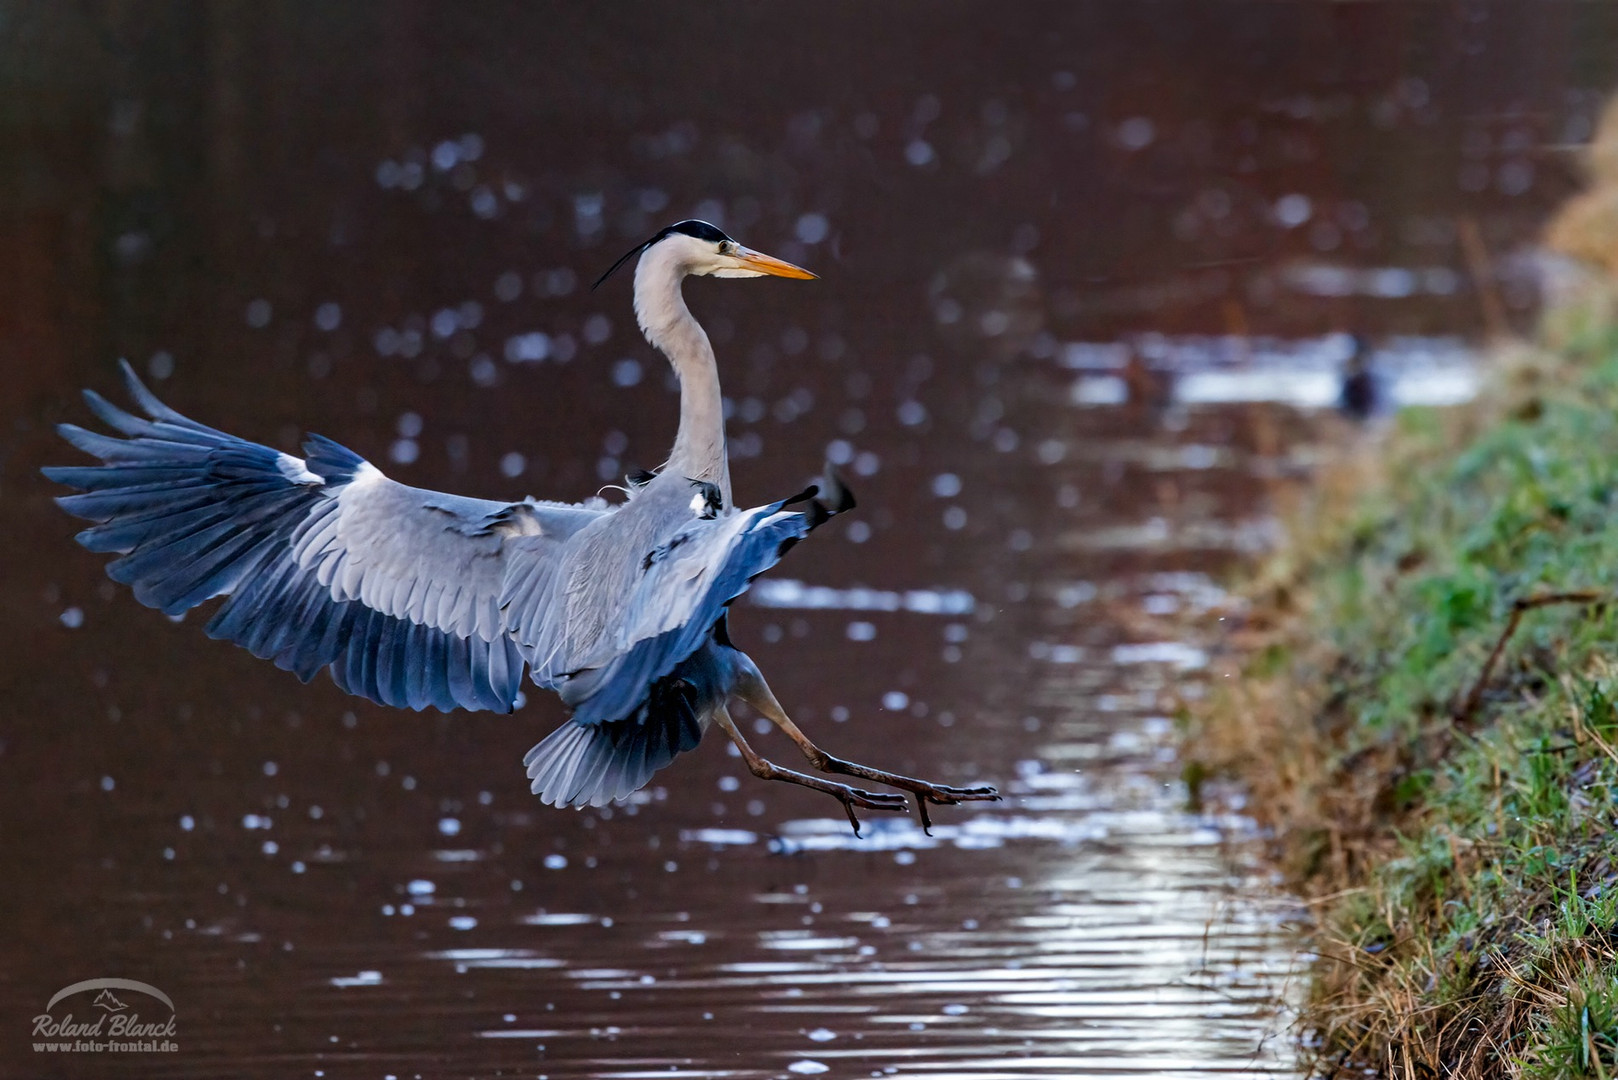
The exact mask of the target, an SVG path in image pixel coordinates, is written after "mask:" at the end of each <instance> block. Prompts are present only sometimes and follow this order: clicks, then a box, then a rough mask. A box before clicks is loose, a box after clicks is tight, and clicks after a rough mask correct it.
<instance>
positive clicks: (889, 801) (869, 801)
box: [821, 784, 910, 838]
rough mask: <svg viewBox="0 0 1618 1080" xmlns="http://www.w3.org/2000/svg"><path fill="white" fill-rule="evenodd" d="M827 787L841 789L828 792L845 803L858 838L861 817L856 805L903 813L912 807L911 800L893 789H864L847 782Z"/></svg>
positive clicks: (844, 805) (867, 808)
mask: <svg viewBox="0 0 1618 1080" xmlns="http://www.w3.org/2000/svg"><path fill="white" fill-rule="evenodd" d="M827 789H841V790H831V791H829V792H828V793H829V794H832V795H835V796H837V799H838V801H839V802H841V803H842V804H843V811H844V812H845V813H847V814H848V823H849V824H850V825H852V826H853V827H854V836H855V837H856V838H858V837H859V835H860V819H859V818H858V817H856V816H855V814H854V807H856V806H859V807H863V808H864V809H866V810H897V811H898V812H899V813H901V814H902V813H904V812H905V811H906V810H909V809H910V800H908V799H906V798H905V797H904V796H903V795H895V794H894V793H893V792H891V791H864V790H862V789H860V788H857V787H849V786H848V785H847V784H827V785H826V788H823V789H821V790H827Z"/></svg>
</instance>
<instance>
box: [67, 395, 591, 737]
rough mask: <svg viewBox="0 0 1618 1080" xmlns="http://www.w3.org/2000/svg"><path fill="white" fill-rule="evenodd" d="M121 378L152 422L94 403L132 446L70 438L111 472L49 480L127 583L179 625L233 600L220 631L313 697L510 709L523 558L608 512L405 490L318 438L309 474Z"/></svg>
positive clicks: (80, 433) (296, 462)
mask: <svg viewBox="0 0 1618 1080" xmlns="http://www.w3.org/2000/svg"><path fill="white" fill-rule="evenodd" d="M123 371H124V378H125V381H126V383H127V384H128V387H129V392H130V394H131V396H132V397H133V398H134V399H135V401H136V402H137V404H138V405H139V406H140V408H141V410H142V411H143V412H144V413H145V414H146V417H147V418H146V419H142V418H140V417H137V416H133V415H131V414H129V413H126V412H124V411H123V410H121V409H118V408H116V407H114V406H113V405H111V404H109V403H108V402H107V401H105V400H104V399H103V398H101V397H100V396H99V395H97V394H95V393H93V392H89V391H87V392H86V394H85V397H86V400H87V401H88V402H89V404H90V408H91V409H92V410H93V411H94V412H95V414H96V415H97V416H98V417H100V418H101V420H102V421H104V422H105V423H106V424H107V425H108V426H109V427H111V428H113V429H114V430H116V431H117V432H119V433H120V434H121V435H123V436H124V437H123V438H117V437H112V436H106V435H99V434H96V433H93V432H90V431H86V430H84V429H83V428H79V427H76V426H74V425H71V424H64V425H62V426H61V427H60V429H59V430H60V431H61V434H62V435H63V437H64V438H66V439H67V440H68V441H69V442H71V443H73V444H74V445H75V446H77V447H78V448H79V449H81V450H84V451H86V452H87V453H89V454H92V455H93V456H95V457H98V458H100V459H101V461H102V464H101V465H97V466H83V467H63V468H47V469H46V470H44V471H45V475H46V476H48V477H50V478H51V479H53V480H56V481H58V482H60V483H63V484H66V485H68V486H70V487H75V488H77V489H79V490H80V491H81V492H82V494H78V495H68V496H63V497H62V498H60V499H58V500H57V501H58V503H60V504H61V506H62V507H63V508H64V509H66V510H68V511H70V512H71V513H74V514H77V515H79V516H80V517H84V518H87V519H89V520H91V521H94V522H97V524H96V525H95V526H93V527H91V528H89V529H86V530H84V531H83V532H81V533H80V534H79V536H78V539H79V542H80V543H82V544H83V545H84V546H85V547H88V548H90V549H91V550H92V551H106V552H119V553H122V555H123V557H122V558H120V559H117V560H115V561H114V562H112V563H111V564H109V565H108V567H107V573H108V575H109V576H111V577H112V578H113V580H115V581H121V582H124V583H125V584H128V585H130V586H131V587H132V588H133V590H134V592H135V596H136V598H137V599H139V600H140V601H141V602H142V603H144V604H147V605H149V606H151V607H156V608H160V609H161V610H163V611H164V612H166V613H168V614H178V613H179V612H182V611H185V610H187V609H189V608H192V607H195V606H196V605H197V604H200V603H202V602H203V601H205V600H207V599H209V598H211V597H215V596H221V595H223V596H227V597H228V598H229V599H227V600H226V602H225V603H224V605H223V606H221V607H220V609H219V610H218V612H217V613H216V614H215V615H214V617H213V619H212V620H211V621H210V622H209V623H208V625H207V628H206V630H207V633H208V634H209V635H210V636H212V637H217V638H225V639H228V640H230V641H234V642H236V643H238V644H240V645H243V646H245V647H246V648H248V649H249V650H251V651H252V652H253V654H254V655H256V656H260V657H263V658H266V659H272V660H274V661H275V663H276V664H277V666H279V667H282V668H285V669H287V670H289V671H292V672H294V673H296V674H297V675H298V677H299V678H301V679H303V680H305V681H307V680H308V679H310V678H312V677H313V676H314V674H315V672H317V671H319V670H320V669H321V668H322V667H326V668H329V670H330V671H331V675H332V678H333V679H334V680H335V681H336V682H337V684H338V685H339V686H341V687H342V688H343V689H345V690H347V691H349V692H351V693H356V694H361V695H364V696H365V697H368V698H370V699H371V700H373V701H376V702H379V703H381V704H385V705H394V706H404V707H409V708H413V709H422V708H425V707H427V706H429V705H431V706H434V707H436V708H439V709H443V710H446V711H447V710H449V709H453V708H456V707H459V708H464V709H491V710H495V711H498V712H509V711H510V710H511V708H512V706H513V703H514V701H515V699H516V695H517V690H518V687H519V685H520V682H521V677H522V669H523V659H522V655H521V653H520V652H519V650H518V648H517V646H516V644H515V643H514V642H513V641H512V639H511V636H510V635H509V634H508V633H507V632H506V630H505V626H504V622H503V619H502V615H501V611H500V604H499V601H500V592H501V584H502V578H503V574H504V571H505V563H506V560H507V559H508V557H509V552H508V550H507V545H508V544H510V543H513V542H514V541H517V540H521V542H522V546H523V549H524V550H525V551H526V552H527V553H528V555H529V557H531V558H532V557H536V556H537V555H540V554H543V553H544V551H545V550H546V549H547V548H549V549H551V550H555V549H557V548H559V547H560V546H561V545H562V543H563V542H565V540H566V539H567V537H568V536H571V535H572V534H573V533H574V532H576V531H577V530H578V529H580V528H582V527H583V526H584V525H586V524H588V523H589V522H590V521H592V520H594V519H596V518H597V517H599V516H600V515H602V514H603V513H609V512H610V509H609V508H607V507H606V506H605V504H601V505H597V506H572V505H565V504H560V503H539V502H534V501H532V500H529V501H525V502H520V503H502V502H494V501H489V500H483V499H468V498H463V497H460V496H455V495H445V494H442V493H439V492H434V491H425V490H422V489H419V488H412V487H407V486H405V485H403V484H398V483H395V482H394V481H392V480H389V479H388V478H387V477H386V476H384V475H383V474H382V472H381V471H380V470H379V469H377V468H376V467H375V466H373V465H371V464H370V463H369V462H367V461H366V460H364V459H363V458H361V457H360V456H359V455H357V454H355V453H353V452H352V451H350V450H348V449H346V448H344V447H342V446H339V445H338V444H337V443H334V442H332V441H331V440H329V439H324V438H321V437H320V436H311V437H310V438H309V440H308V441H307V442H306V443H305V451H306V453H307V454H308V456H307V458H305V459H299V458H295V457H293V456H291V455H289V454H283V453H280V452H279V451H276V450H272V449H270V448H269V447H266V446H261V445H259V444H257V443H252V442H248V441H246V440H244V439H238V438H236V437H235V436H232V435H227V434H225V433H224V432H221V431H216V430H215V429H213V428H210V427H206V426H205V425H202V424H199V423H197V422H196V421H194V420H191V419H188V418H187V417H185V416H182V415H181V414H179V413H177V412H175V411H174V410H173V409H170V408H168V407H167V406H166V405H164V404H163V403H162V402H160V401H158V400H157V398H156V397H155V396H154V395H153V394H152V393H151V392H150V391H149V390H147V389H146V387H145V386H144V385H142V384H141V382H140V380H139V379H138V378H136V376H135V374H134V372H133V371H132V370H130V368H129V366H128V365H127V364H125V365H123Z"/></svg>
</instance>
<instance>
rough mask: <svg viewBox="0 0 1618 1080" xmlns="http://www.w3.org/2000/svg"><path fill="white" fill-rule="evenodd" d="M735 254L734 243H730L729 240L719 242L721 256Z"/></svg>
mask: <svg viewBox="0 0 1618 1080" xmlns="http://www.w3.org/2000/svg"><path fill="white" fill-rule="evenodd" d="M735 253H736V245H735V243H734V242H732V241H730V240H721V241H719V254H721V255H734V254H735Z"/></svg>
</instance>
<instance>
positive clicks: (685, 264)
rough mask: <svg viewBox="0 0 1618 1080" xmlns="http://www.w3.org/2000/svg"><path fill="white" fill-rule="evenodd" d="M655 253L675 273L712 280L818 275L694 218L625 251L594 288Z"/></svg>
mask: <svg viewBox="0 0 1618 1080" xmlns="http://www.w3.org/2000/svg"><path fill="white" fill-rule="evenodd" d="M654 252H655V253H656V254H657V255H658V256H659V257H660V258H666V259H667V260H669V265H670V268H671V269H673V270H674V271H675V272H677V273H679V274H681V275H685V274H695V275H699V276H712V277H730V278H743V277H784V278H812V277H814V276H815V275H814V274H811V273H810V272H809V271H807V270H805V269H804V268H803V267H801V266H794V265H792V264H791V263H789V262H787V261H786V260H784V259H777V258H776V257H774V256H773V255H766V254H764V253H763V252H762V251H754V250H753V249H752V248H749V247H744V246H742V245H741V244H738V243H737V242H736V241H734V240H732V239H731V238H730V237H728V236H726V235H725V233H724V232H723V230H721V229H720V228H719V227H718V226H717V225H710V224H709V223H708V222H706V221H697V220H696V219H694V218H693V219H691V220H688V221H680V222H676V223H675V224H673V225H670V226H669V227H668V228H666V229H664V230H663V231H661V232H659V233H658V234H657V235H656V236H654V237H652V238H651V239H650V240H648V241H646V242H645V243H644V244H641V245H640V246H638V247H636V248H633V249H632V250H630V251H628V252H626V253H625V254H624V256H623V258H621V259H619V260H618V261H617V262H615V263H613V264H612V266H611V268H609V269H608V270H607V272H606V273H605V274H602V275H601V276H600V277H599V278H597V279H596V283H595V285H592V286H590V287H591V288H592V289H593V288H595V287H596V285H600V284H601V283H602V282H603V281H606V280H607V279H608V278H609V277H611V276H612V274H613V271H614V270H617V269H618V268H619V267H620V266H622V265H623V264H624V263H626V262H628V261H629V260H630V259H632V258H634V257H635V256H636V255H640V254H642V253H654Z"/></svg>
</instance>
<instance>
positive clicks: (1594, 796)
mask: <svg viewBox="0 0 1618 1080" xmlns="http://www.w3.org/2000/svg"><path fill="white" fill-rule="evenodd" d="M1509 382H1510V384H1511V388H1510V389H1509V390H1507V391H1503V392H1502V393H1501V394H1500V395H1497V396H1494V397H1492V398H1491V399H1490V400H1489V401H1487V402H1484V403H1480V404H1479V405H1477V406H1476V407H1475V408H1473V409H1471V410H1470V412H1463V413H1462V414H1461V415H1460V416H1458V417H1457V416H1444V415H1441V414H1437V413H1430V412H1417V413H1412V414H1408V415H1406V416H1405V417H1403V418H1401V421H1400V430H1399V431H1398V433H1397V434H1396V435H1395V436H1394V437H1393V438H1392V439H1391V440H1390V444H1389V447H1388V454H1389V455H1390V457H1389V462H1388V467H1387V468H1386V470H1385V471H1384V474H1383V476H1382V478H1381V479H1380V480H1379V481H1378V482H1377V483H1376V484H1375V485H1374V486H1373V489H1372V490H1370V491H1368V492H1362V493H1360V495H1359V496H1358V497H1357V498H1355V499H1352V500H1348V501H1346V502H1345V503H1343V504H1340V505H1336V506H1331V507H1326V508H1325V509H1324V511H1323V512H1324V513H1325V514H1327V515H1328V517H1329V521H1330V523H1329V525H1328V526H1326V527H1324V528H1322V527H1320V526H1318V525H1317V526H1316V527H1315V535H1314V536H1313V538H1312V539H1311V541H1310V543H1311V545H1312V546H1310V547H1309V548H1308V549H1307V550H1293V551H1291V552H1288V553H1286V555H1285V558H1286V559H1287V561H1288V567H1289V572H1288V576H1287V578H1286V580H1285V581H1284V582H1283V583H1282V586H1281V587H1279V588H1277V589H1276V593H1277V594H1278V597H1279V598H1278V599H1276V600H1275V601H1274V606H1275V608H1276V609H1277V610H1278V611H1280V612H1283V614H1281V615H1278V616H1277V619H1278V621H1280V622H1282V623H1283V624H1284V629H1283V630H1282V631H1281V632H1280V633H1279V634H1277V635H1275V636H1274V638H1273V640H1270V641H1269V642H1267V643H1266V644H1264V645H1263V646H1262V647H1260V648H1257V649H1255V650H1254V651H1253V652H1252V653H1251V655H1249V657H1248V659H1247V664H1246V667H1245V668H1244V674H1245V676H1246V679H1247V681H1248V685H1249V690H1248V691H1247V692H1246V693H1247V696H1245V697H1243V698H1242V699H1241V700H1240V701H1238V702H1235V703H1232V702H1226V704H1225V705H1224V707H1223V708H1221V709H1216V711H1215V713H1214V715H1213V716H1212V717H1210V718H1209V719H1208V720H1206V721H1205V725H1204V731H1203V733H1202V736H1201V737H1202V739H1203V740H1204V746H1203V747H1202V749H1201V751H1199V752H1200V753H1201V755H1202V757H1204V758H1207V759H1210V760H1219V759H1220V758H1221V757H1222V758H1223V759H1224V761H1225V762H1226V764H1227V765H1228V764H1229V763H1230V762H1232V761H1234V762H1235V767H1236V769H1237V771H1238V772H1240V771H1241V769H1242V766H1243V765H1244V764H1247V765H1249V767H1250V770H1251V772H1253V773H1257V772H1260V771H1273V763H1274V762H1275V761H1276V760H1277V759H1278V758H1279V757H1284V756H1286V755H1287V754H1289V753H1290V754H1291V755H1293V756H1294V757H1300V758H1301V757H1307V758H1308V759H1309V760H1310V761H1312V762H1313V764H1312V765H1310V766H1308V767H1294V768H1292V769H1291V770H1290V773H1289V775H1292V776H1294V777H1296V783H1295V784H1293V790H1291V791H1289V792H1288V793H1287V799H1286V800H1285V804H1286V805H1285V806H1281V805H1280V800H1277V806H1276V810H1275V812H1276V816H1277V817H1278V818H1279V819H1280V820H1279V821H1278V824H1279V825H1281V827H1282V829H1283V831H1284V832H1285V834H1286V836H1287V838H1288V841H1289V844H1290V848H1291V850H1290V851H1289V853H1288V857H1289V860H1290V862H1289V865H1291V866H1293V867H1294V868H1295V869H1296V870H1297V874H1298V878H1299V881H1300V883H1301V887H1303V888H1304V889H1305V890H1306V891H1312V892H1314V893H1316V894H1321V895H1325V896H1327V897H1328V899H1325V900H1324V901H1323V902H1322V903H1321V906H1320V918H1319V924H1318V932H1317V940H1316V942H1315V949H1314V951H1315V953H1316V954H1317V955H1318V956H1319V960H1318V962H1317V963H1316V965H1315V970H1314V976H1313V983H1312V989H1311V993H1310V1001H1309V1005H1308V1007H1307V1010H1306V1012H1305V1016H1304V1026H1305V1028H1306V1033H1307V1037H1306V1040H1305V1045H1308V1046H1310V1047H1312V1048H1313V1050H1314V1053H1315V1055H1316V1059H1317V1060H1316V1067H1317V1069H1318V1071H1320V1072H1322V1073H1327V1074H1329V1073H1330V1072H1331V1071H1332V1070H1333V1069H1336V1068H1340V1069H1342V1070H1344V1074H1345V1075H1347V1074H1348V1073H1349V1072H1351V1071H1352V1072H1357V1071H1358V1070H1359V1069H1361V1068H1371V1069H1375V1070H1378V1071H1379V1072H1380V1073H1381V1074H1382V1075H1388V1076H1399V1077H1406V1076H1408V1077H1418V1076H1420V1077H1426V1076H1433V1077H1438V1076H1466V1077H1472V1076H1477V1077H1483V1076H1491V1077H1492V1076H1523V1077H1535V1078H1550V1077H1575V1076H1591V1077H1613V1078H1615V1080H1618V603H1612V604H1607V603H1598V604H1594V605H1591V604H1583V605H1559V606H1554V607H1547V608H1543V609H1538V610H1532V611H1528V612H1526V613H1525V614H1524V616H1523V618H1522V622H1521V625H1520V627H1519V630H1518V632H1517V633H1516V635H1515V636H1514V637H1513V639H1512V640H1511V642H1510V644H1509V645H1508V647H1507V649H1506V651H1505V653H1504V655H1503V656H1502V659H1501V662H1500V664H1499V666H1498V667H1497V668H1496V669H1495V671H1494V674H1493V677H1492V679H1491V680H1490V682H1489V684H1488V686H1487V688H1486V691H1485V693H1484V695H1483V696H1482V698H1481V701H1480V706H1479V708H1478V709H1477V710H1476V712H1475V713H1474V714H1473V715H1472V717H1471V718H1470V720H1469V721H1468V722H1465V723H1457V722H1456V721H1455V719H1454V717H1455V715H1456V711H1457V708H1458V704H1459V702H1461V701H1462V700H1464V698H1465V696H1466V694H1467V691H1468V690H1469V689H1470V687H1471V686H1472V684H1473V682H1474V680H1476V679H1477V677H1478V674H1479V671H1480V670H1481V668H1482V666H1483V663H1484V660H1485V658H1486V657H1487V656H1488V654H1489V651H1490V649H1491V648H1492V647H1493V645H1494V643H1495V641H1496V639H1497V638H1498V637H1499V635H1500V632H1501V630H1502V628H1503V627H1504V626H1505V624H1506V622H1507V620H1508V618H1509V617H1510V614H1511V610H1512V605H1513V602H1514V601H1516V600H1517V599H1518V598H1521V597H1527V596H1533V595H1536V594H1541V593H1548V592H1556V591H1566V590H1590V589H1594V590H1600V591H1601V592H1603V593H1604V594H1611V595H1612V597H1613V600H1614V601H1618V332H1612V331H1603V332H1601V333H1599V334H1593V335H1590V336H1588V337H1587V338H1586V339H1585V340H1584V341H1582V342H1580V343H1576V344H1574V345H1573V346H1570V347H1568V348H1567V349H1566V350H1565V351H1564V352H1563V353H1562V354H1561V355H1559V356H1557V357H1553V358H1545V357H1541V358H1540V360H1539V362H1538V363H1537V365H1533V366H1528V367H1524V368H1521V369H1519V370H1518V371H1517V372H1516V373H1515V374H1514V375H1512V377H1511V378H1510V380H1509ZM1300 598H1302V599H1300ZM1300 612H1301V613H1300ZM1277 684H1282V685H1284V688H1285V689H1284V691H1283V692H1279V693H1270V694H1268V696H1267V697H1266V696H1265V695H1264V694H1263V693H1262V692H1259V691H1254V690H1253V689H1252V687H1255V686H1257V687H1263V686H1269V687H1272V688H1273V687H1274V686H1276V685H1277ZM1255 693H1256V694H1257V695H1258V698H1259V699H1262V700H1267V701H1269V702H1271V703H1272V704H1271V711H1272V712H1273V713H1274V715H1273V716H1272V717H1271V718H1270V726H1269V727H1268V728H1267V729H1266V728H1265V725H1262V724H1260V725H1258V727H1259V728H1260V729H1264V730H1267V731H1268V734H1267V735H1266V736H1263V737H1261V738H1260V739H1259V740H1258V742H1255V740H1254V738H1253V737H1251V736H1244V737H1243V738H1245V742H1243V741H1242V740H1241V739H1236V740H1235V741H1237V742H1241V744H1242V745H1243V746H1244V747H1245V748H1246V754H1245V761H1244V760H1242V757H1243V755H1240V754H1232V753H1230V752H1228V747H1229V745H1230V743H1231V742H1232V739H1233V737H1232V735H1231V731H1230V730H1229V729H1230V725H1234V724H1243V725H1248V726H1249V727H1251V726H1253V721H1252V710H1253V701H1254V700H1255V697H1254V694H1255ZM1277 702H1279V704H1274V703H1277ZM1299 702H1302V704H1299ZM1222 726H1223V728H1224V729H1225V730H1222ZM1264 738H1267V739H1268V740H1269V742H1268V745H1261V744H1262V742H1263V739H1264ZM1221 739H1224V740H1225V745H1226V747H1227V752H1225V753H1223V754H1221V753H1220V752H1219V750H1218V746H1219V744H1220V742H1221ZM1304 751H1308V753H1304ZM1261 763H1262V764H1261ZM1281 771H1282V772H1288V770H1287V769H1282V770H1281Z"/></svg>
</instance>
